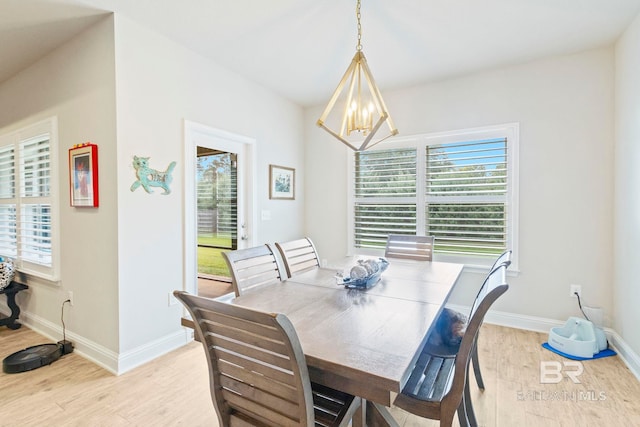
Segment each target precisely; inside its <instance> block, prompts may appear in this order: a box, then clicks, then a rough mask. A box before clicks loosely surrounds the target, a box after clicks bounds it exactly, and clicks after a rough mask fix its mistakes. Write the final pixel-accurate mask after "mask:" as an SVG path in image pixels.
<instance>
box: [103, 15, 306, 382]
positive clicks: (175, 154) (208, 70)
mask: <svg viewBox="0 0 640 427" xmlns="http://www.w3.org/2000/svg"><path fill="white" fill-rule="evenodd" d="M115 27H116V31H115V33H116V70H117V71H116V75H117V77H116V78H117V120H118V159H117V163H118V164H117V169H118V183H119V184H118V218H119V228H118V241H119V246H118V258H119V262H118V264H119V290H120V298H119V299H120V302H119V307H120V325H121V328H120V353H121V354H123V355H125V357H127V356H128V355H132V354H133V353H135V352H136V351H141V346H144V345H154V343H156V342H157V341H158V340H163V339H166V337H171V336H172V335H176V334H180V333H182V328H181V327H180V321H179V318H180V316H181V315H182V313H183V311H182V306H180V305H175V306H169V305H168V294H169V292H171V291H173V290H174V289H182V288H183V283H182V278H183V268H184V266H183V250H184V248H183V240H184V236H183V233H182V229H183V221H184V210H183V207H182V202H183V186H184V182H183V177H182V174H183V165H184V158H183V153H184V148H183V144H184V141H183V120H184V119H187V120H190V121H194V122H197V123H201V124H204V125H207V126H211V127H213V128H218V129H222V130H225V131H229V132H232V133H235V134H239V135H244V136H246V137H250V138H253V139H255V140H256V158H257V170H256V171H255V173H256V174H257V188H256V191H257V195H256V201H257V212H258V219H260V212H261V210H263V209H265V210H269V211H271V218H272V219H271V220H270V221H260V220H259V222H258V224H257V229H256V230H253V232H254V233H255V234H256V236H255V237H256V242H257V243H265V242H272V241H276V240H285V239H292V238H296V237H299V236H301V234H302V231H303V217H304V210H303V209H304V199H305V193H304V192H302V191H298V192H297V194H296V200H295V201H275V200H269V191H268V182H267V181H268V176H269V164H270V163H275V164H279V165H283V166H289V167H293V168H296V169H297V171H298V173H297V175H296V178H297V184H298V189H300V188H302V187H303V186H304V180H303V173H302V172H303V170H302V167H303V164H304V157H303V152H304V151H303V150H304V145H303V143H302V141H303V129H302V117H303V111H302V109H301V108H300V107H298V106H296V105H295V104H293V103H291V102H289V101H287V100H284V99H282V98H280V97H278V96H276V95H274V94H273V93H271V92H269V91H267V90H265V89H264V88H262V87H260V86H258V85H256V84H254V83H251V82H249V81H247V80H245V79H243V78H242V77H240V76H238V75H236V74H234V73H231V72H229V71H226V70H224V69H222V68H220V67H218V66H217V65H216V64H215V63H213V62H212V61H210V60H207V59H205V58H203V57H201V56H199V55H198V54H196V53H194V52H192V51H190V50H187V49H185V48H183V47H181V46H180V45H178V44H176V43H174V42H172V41H170V40H168V39H166V38H164V37H163V36H161V35H159V34H157V33H154V32H152V31H149V30H147V29H146V28H144V27H142V26H140V25H138V24H137V23H135V22H133V21H131V20H129V19H128V18H125V17H123V16H118V15H117V16H116V26H115ZM134 155H138V156H149V157H151V159H150V165H151V167H153V168H156V169H161V170H164V169H165V168H166V166H167V165H168V164H169V163H170V162H171V161H177V166H176V169H175V172H174V174H173V184H172V192H171V194H170V195H166V196H163V195H160V194H158V193H159V191H157V192H156V194H147V193H145V192H144V190H143V189H142V188H139V189H137V190H136V191H135V192H131V191H130V190H129V187H130V186H131V184H132V183H133V181H134V180H135V176H134V170H133V167H132V166H131V161H132V158H133V156H134ZM132 357H135V356H133V355H132ZM125 369H126V368H125Z"/></svg>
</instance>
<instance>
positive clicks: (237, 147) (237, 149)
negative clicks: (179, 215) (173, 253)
mask: <svg viewBox="0 0 640 427" xmlns="http://www.w3.org/2000/svg"><path fill="white" fill-rule="evenodd" d="M255 142H256V141H255V139H253V138H249V137H246V136H242V135H237V134H234V133H231V132H227V131H224V130H220V129H215V128H212V127H209V126H206V125H203V124H200V123H195V122H192V121H189V120H185V121H184V202H183V205H182V206H183V214H184V251H183V252H184V269H183V270H184V277H183V281H184V290H185V291H187V292H189V293H191V294H194V295H195V294H197V293H198V280H197V277H198V254H197V251H198V239H197V236H198V218H197V216H198V212H197V209H196V206H197V200H196V156H197V147H198V146H201V147H208V148H215V149H218V150H221V151H225V152H229V153H237V154H238V159H237V162H238V230H237V232H238V234H237V236H238V248H242V247H251V246H255V235H256V233H255V225H256V224H257V217H256V212H255V210H256V209H255V207H256V196H255V194H256V193H255V191H254V189H255V188H256V181H255V174H254V173H253V171H255V170H256V156H255V152H254V150H255ZM243 225H244V228H243V227H242V226H243ZM243 236H246V239H245V238H243Z"/></svg>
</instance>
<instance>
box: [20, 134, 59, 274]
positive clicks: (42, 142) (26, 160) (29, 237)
mask: <svg viewBox="0 0 640 427" xmlns="http://www.w3.org/2000/svg"><path fill="white" fill-rule="evenodd" d="M49 150H50V145H49V137H48V135H42V136H39V137H35V138H31V139H28V140H26V141H22V142H20V197H21V198H22V203H21V205H20V215H19V222H18V223H19V233H18V248H19V252H20V256H21V258H22V259H23V260H25V261H29V262H32V263H35V264H40V265H45V266H51V202H50V200H49V196H51V190H50V181H51V168H50V158H49Z"/></svg>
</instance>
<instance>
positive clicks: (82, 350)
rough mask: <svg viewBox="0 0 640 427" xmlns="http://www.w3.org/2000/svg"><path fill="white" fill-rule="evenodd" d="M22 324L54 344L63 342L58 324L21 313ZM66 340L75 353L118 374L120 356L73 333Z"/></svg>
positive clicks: (68, 334) (68, 333) (67, 333)
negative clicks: (70, 343) (69, 342)
mask: <svg viewBox="0 0 640 427" xmlns="http://www.w3.org/2000/svg"><path fill="white" fill-rule="evenodd" d="M20 323H22V324H23V325H25V326H28V327H29V328H30V329H32V330H33V331H35V332H37V333H39V334H40V335H44V336H45V337H47V338H49V339H50V340H51V341H52V342H54V343H55V342H58V341H60V340H62V327H61V326H60V325H58V324H55V323H52V322H50V321H48V320H46V319H43V318H42V317H40V316H36V315H34V314H31V313H25V312H21V313H20ZM66 339H67V340H69V341H71V342H72V343H73V347H74V349H73V352H74V353H78V354H79V355H80V356H82V357H84V358H85V359H88V360H90V361H92V362H93V363H95V364H96V365H99V366H101V367H103V368H104V369H106V370H107V371H109V372H111V373H112V374H116V375H117V374H118V369H117V368H118V354H117V353H115V352H114V351H111V350H109V349H108V348H105V347H103V346H101V345H100V344H97V343H95V342H93V341H90V340H87V339H86V338H84V337H82V336H80V335H77V334H74V333H73V332H68V331H67V332H66Z"/></svg>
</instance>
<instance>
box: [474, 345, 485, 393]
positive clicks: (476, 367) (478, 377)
mask: <svg viewBox="0 0 640 427" xmlns="http://www.w3.org/2000/svg"><path fill="white" fill-rule="evenodd" d="M471 361H472V362H473V373H474V374H475V376H476V382H477V383H478V388H479V389H480V390H483V391H484V381H483V380H482V372H480V361H479V360H478V337H477V336H476V340H475V341H474V342H473V348H472V349H471Z"/></svg>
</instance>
